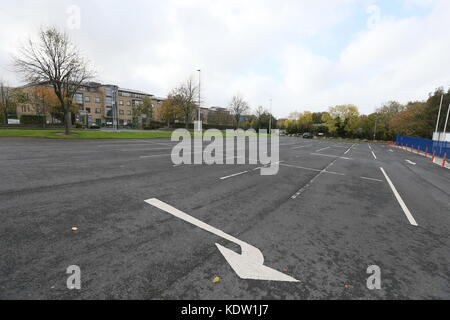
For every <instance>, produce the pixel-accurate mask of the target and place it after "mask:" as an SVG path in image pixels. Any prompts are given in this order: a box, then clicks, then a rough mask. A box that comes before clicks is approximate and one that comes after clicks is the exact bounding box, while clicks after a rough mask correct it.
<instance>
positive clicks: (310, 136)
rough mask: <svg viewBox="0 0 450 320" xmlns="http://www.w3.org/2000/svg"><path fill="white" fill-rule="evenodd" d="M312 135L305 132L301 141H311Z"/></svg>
mask: <svg viewBox="0 0 450 320" xmlns="http://www.w3.org/2000/svg"><path fill="white" fill-rule="evenodd" d="M313 138H314V135H313V134H312V133H309V132H306V133H304V134H303V139H313Z"/></svg>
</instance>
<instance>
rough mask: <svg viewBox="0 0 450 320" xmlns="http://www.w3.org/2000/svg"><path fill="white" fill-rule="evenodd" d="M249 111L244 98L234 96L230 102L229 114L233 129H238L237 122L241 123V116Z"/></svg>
mask: <svg viewBox="0 0 450 320" xmlns="http://www.w3.org/2000/svg"><path fill="white" fill-rule="evenodd" d="M249 110H250V107H249V105H248V103H247V102H246V101H245V100H244V98H243V97H242V96H241V95H239V94H237V95H235V96H234V97H233V98H232V99H231V102H230V112H231V114H232V115H233V117H234V124H235V129H238V128H239V122H240V121H241V116H242V115H243V114H244V113H246V112H247V111H249Z"/></svg>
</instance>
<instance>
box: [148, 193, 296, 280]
mask: <svg viewBox="0 0 450 320" xmlns="http://www.w3.org/2000/svg"><path fill="white" fill-rule="evenodd" d="M145 202H146V203H148V204H149V205H151V206H154V207H156V208H158V209H160V210H162V211H165V212H166V213H169V214H171V215H173V216H174V217H177V218H179V219H181V220H184V221H185V222H188V223H190V224H192V225H194V226H196V227H198V228H200V229H203V230H205V231H207V232H210V233H212V234H214V235H216V236H218V237H220V238H222V239H225V240H228V241H230V242H233V243H235V244H237V245H239V246H240V247H241V254H237V253H236V252H234V251H232V250H230V249H227V248H225V247H224V246H222V245H220V244H218V243H216V246H217V248H218V249H219V251H220V253H221V254H222V255H223V256H224V257H225V259H226V260H227V262H228V263H229V264H230V266H231V268H232V269H233V270H234V272H236V274H237V275H238V276H239V277H240V278H241V279H253V280H266V281H286V282H299V281H298V280H296V279H294V278H292V277H290V276H288V275H285V274H284V273H281V272H279V271H277V270H275V269H272V268H269V267H266V266H264V256H263V254H262V252H261V251H260V250H259V249H258V248H256V247H254V246H252V245H250V244H248V243H246V242H244V241H241V240H239V239H237V238H235V237H233V236H231V235H229V234H227V233H225V232H223V231H222V230H219V229H217V228H214V227H213V226H210V225H208V224H206V223H204V222H203V221H200V220H198V219H196V218H194V217H192V216H190V215H188V214H186V213H184V212H182V211H180V210H178V209H176V208H174V207H172V206H170V205H168V204H167V203H164V202H162V201H160V200H158V199H148V200H146V201H145Z"/></svg>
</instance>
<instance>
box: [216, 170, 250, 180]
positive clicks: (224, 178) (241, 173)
mask: <svg viewBox="0 0 450 320" xmlns="http://www.w3.org/2000/svg"><path fill="white" fill-rule="evenodd" d="M246 173H248V171H243V172H239V173H235V174H232V175H229V176H226V177H222V178H220V180H226V179H229V178H233V177H237V176H240V175H243V174H246Z"/></svg>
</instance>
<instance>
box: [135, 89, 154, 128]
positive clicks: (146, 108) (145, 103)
mask: <svg viewBox="0 0 450 320" xmlns="http://www.w3.org/2000/svg"><path fill="white" fill-rule="evenodd" d="M153 111H154V109H153V101H152V99H150V97H147V96H146V97H144V98H143V99H142V102H140V103H139V104H137V105H135V106H134V107H133V117H134V118H138V117H142V118H145V124H146V126H149V125H150V123H151V121H152V119H153Z"/></svg>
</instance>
